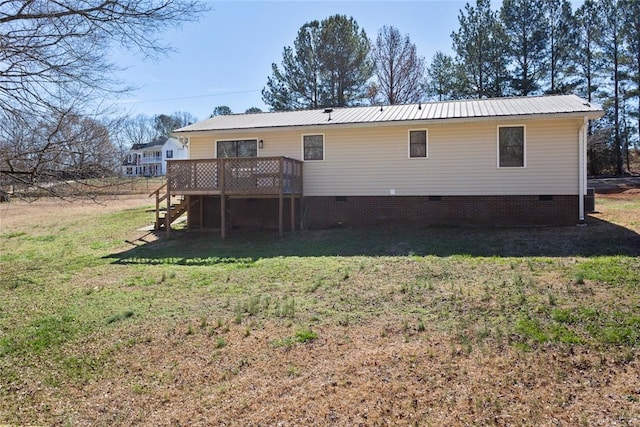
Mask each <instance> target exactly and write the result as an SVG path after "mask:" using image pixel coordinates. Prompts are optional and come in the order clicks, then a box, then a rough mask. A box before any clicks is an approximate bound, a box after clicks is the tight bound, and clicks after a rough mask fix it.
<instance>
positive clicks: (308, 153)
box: [302, 134, 324, 161]
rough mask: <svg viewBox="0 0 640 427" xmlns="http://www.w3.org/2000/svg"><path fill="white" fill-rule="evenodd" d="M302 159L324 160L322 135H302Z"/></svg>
mask: <svg viewBox="0 0 640 427" xmlns="http://www.w3.org/2000/svg"><path fill="white" fill-rule="evenodd" d="M302 158H303V159H304V160H305V161H308V160H324V135H322V134H320V135H302Z"/></svg>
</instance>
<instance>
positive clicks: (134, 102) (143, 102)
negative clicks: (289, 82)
mask: <svg viewBox="0 0 640 427" xmlns="http://www.w3.org/2000/svg"><path fill="white" fill-rule="evenodd" d="M251 92H260V89H251V90H239V91H235V92H220V93H212V94H208V95H191V96H180V97H177V98H163V99H147V100H144V101H126V102H123V104H145V103H149V102H166V101H181V100H184V99H198V98H212V97H215V96H222V95H239V94H241V93H251Z"/></svg>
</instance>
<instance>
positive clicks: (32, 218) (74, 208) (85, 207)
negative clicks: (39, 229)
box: [0, 195, 153, 233]
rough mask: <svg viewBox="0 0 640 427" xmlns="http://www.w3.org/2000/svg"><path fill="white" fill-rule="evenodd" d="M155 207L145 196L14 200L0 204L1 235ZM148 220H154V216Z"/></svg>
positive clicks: (151, 200)
mask: <svg viewBox="0 0 640 427" xmlns="http://www.w3.org/2000/svg"><path fill="white" fill-rule="evenodd" d="M152 204H153V199H151V198H149V197H147V196H146V195H123V196H102V197H98V198H96V199H88V198H81V199H70V200H63V199H59V198H55V197H42V198H40V199H37V200H34V201H25V200H20V199H13V200H12V201H11V202H8V203H7V202H5V203H0V233H3V232H6V231H10V230H11V229H12V228H14V227H25V226H28V225H33V226H38V225H39V224H49V223H52V222H53V223H57V222H59V221H64V220H68V219H70V218H83V217H87V216H94V215H95V214H96V213H99V212H103V213H109V212H118V211H122V210H124V209H135V208H139V207H142V206H147V205H149V206H151V205H152ZM149 217H150V218H151V215H150V216H149ZM150 222H151V220H150Z"/></svg>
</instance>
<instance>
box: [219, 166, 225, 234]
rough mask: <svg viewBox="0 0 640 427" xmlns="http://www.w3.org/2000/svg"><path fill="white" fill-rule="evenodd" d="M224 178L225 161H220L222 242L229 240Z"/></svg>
mask: <svg viewBox="0 0 640 427" xmlns="http://www.w3.org/2000/svg"><path fill="white" fill-rule="evenodd" d="M224 176H225V165H224V159H221V160H220V163H218V183H219V184H220V238H221V239H222V240H224V239H226V238H227V227H226V225H227V206H226V198H227V196H226V195H225V192H224V186H225V185H224Z"/></svg>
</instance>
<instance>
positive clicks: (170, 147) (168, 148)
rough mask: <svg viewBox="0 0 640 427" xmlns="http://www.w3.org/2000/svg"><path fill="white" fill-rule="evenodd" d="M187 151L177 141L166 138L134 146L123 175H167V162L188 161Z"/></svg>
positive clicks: (123, 168) (124, 164)
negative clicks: (173, 160) (174, 160)
mask: <svg viewBox="0 0 640 427" xmlns="http://www.w3.org/2000/svg"><path fill="white" fill-rule="evenodd" d="M187 151H188V150H187V148H186V146H185V145H183V144H181V143H180V142H179V141H178V140H177V139H175V138H167V137H166V136H161V137H158V138H155V139H154V140H153V141H151V142H148V143H145V144H133V146H132V147H131V150H129V153H128V154H127V156H126V157H125V159H124V161H123V162H122V174H123V175H124V176H127V177H135V176H162V175H165V173H166V171H167V160H172V159H176V160H177V159H186V158H187V157H188V152H187Z"/></svg>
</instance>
